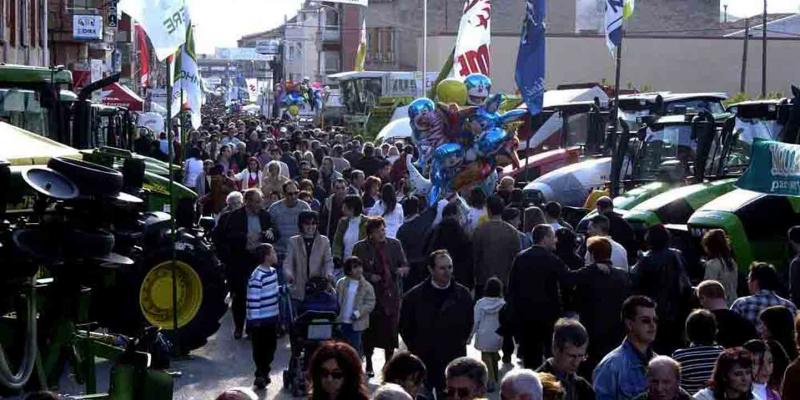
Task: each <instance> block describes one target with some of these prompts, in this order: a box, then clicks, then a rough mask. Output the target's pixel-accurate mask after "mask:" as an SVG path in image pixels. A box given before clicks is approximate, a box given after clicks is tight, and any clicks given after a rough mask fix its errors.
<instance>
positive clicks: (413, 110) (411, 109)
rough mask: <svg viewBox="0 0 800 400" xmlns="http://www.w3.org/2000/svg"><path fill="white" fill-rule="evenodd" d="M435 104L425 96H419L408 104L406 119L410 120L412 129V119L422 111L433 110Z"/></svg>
mask: <svg viewBox="0 0 800 400" xmlns="http://www.w3.org/2000/svg"><path fill="white" fill-rule="evenodd" d="M435 109H436V104H435V103H434V102H433V100H431V99H429V98H427V97H420V98H418V99H416V100H414V101H412V102H411V104H409V105H408V119H410V120H411V128H412V129H414V119H415V118H416V117H417V116H419V115H421V114H422V113H424V112H433V110H435Z"/></svg>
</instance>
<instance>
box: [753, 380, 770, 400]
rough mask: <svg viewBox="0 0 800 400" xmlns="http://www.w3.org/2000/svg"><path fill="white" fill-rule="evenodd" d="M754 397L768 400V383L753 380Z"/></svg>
mask: <svg viewBox="0 0 800 400" xmlns="http://www.w3.org/2000/svg"><path fill="white" fill-rule="evenodd" d="M753 397H754V398H755V400H767V384H766V383H756V382H753Z"/></svg>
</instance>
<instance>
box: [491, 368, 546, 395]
mask: <svg viewBox="0 0 800 400" xmlns="http://www.w3.org/2000/svg"><path fill="white" fill-rule="evenodd" d="M500 399H501V400H541V399H542V382H541V381H539V376H538V375H536V373H535V372H533V371H531V370H529V369H515V370H512V371H510V372H509V373H507V374H506V376H505V377H503V383H502V384H500Z"/></svg>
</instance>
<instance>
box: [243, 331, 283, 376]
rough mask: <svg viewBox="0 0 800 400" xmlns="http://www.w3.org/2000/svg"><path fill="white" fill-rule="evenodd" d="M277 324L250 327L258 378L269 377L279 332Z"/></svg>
mask: <svg viewBox="0 0 800 400" xmlns="http://www.w3.org/2000/svg"><path fill="white" fill-rule="evenodd" d="M275 328H276V325H275V324H263V325H258V326H254V327H248V328H247V331H248V333H249V334H250V340H251V342H252V344H253V362H254V363H255V364H256V372H255V376H256V378H268V377H269V371H270V369H271V367H270V365H271V364H272V359H273V358H274V357H275V348H276V346H277V341H278V339H277V334H276V332H275Z"/></svg>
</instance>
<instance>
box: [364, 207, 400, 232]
mask: <svg viewBox="0 0 800 400" xmlns="http://www.w3.org/2000/svg"><path fill="white" fill-rule="evenodd" d="M384 212H385V209H384V206H383V201H378V202H376V203H375V205H374V206H372V208H370V209H369V212H368V213H367V215H369V216H373V217H375V216H379V217H383V221H384V222H385V223H386V237H390V238H392V239H397V231H398V230H399V229H400V225H403V222H404V221H405V216H404V215H403V206H401V205H400V204H399V203H398V204H395V206H394V210H392V212H390V213H388V214H386V215H384Z"/></svg>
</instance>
